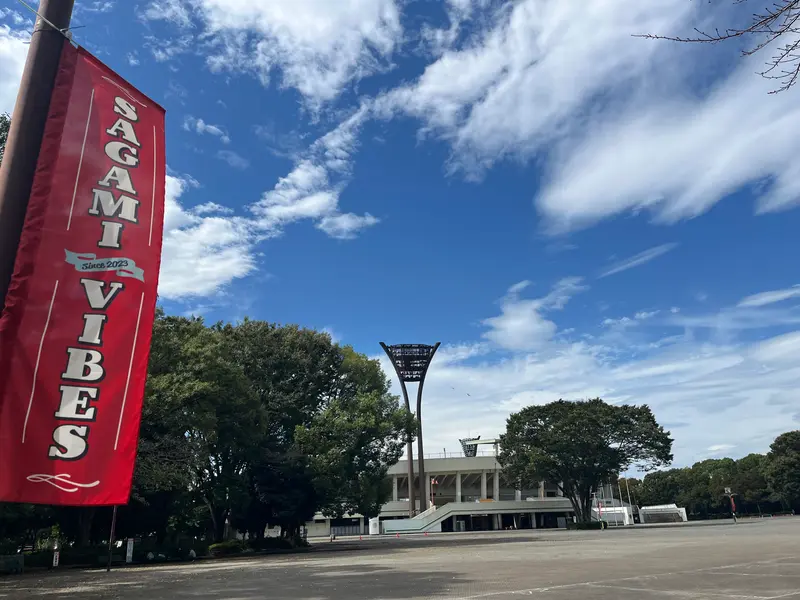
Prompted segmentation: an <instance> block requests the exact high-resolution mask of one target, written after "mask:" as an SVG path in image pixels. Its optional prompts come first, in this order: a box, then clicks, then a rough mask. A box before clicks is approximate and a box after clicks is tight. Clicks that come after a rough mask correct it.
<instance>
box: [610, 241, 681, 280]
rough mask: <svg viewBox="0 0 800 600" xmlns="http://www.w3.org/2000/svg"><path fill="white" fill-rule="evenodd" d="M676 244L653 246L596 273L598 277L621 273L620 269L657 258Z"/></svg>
mask: <svg viewBox="0 0 800 600" xmlns="http://www.w3.org/2000/svg"><path fill="white" fill-rule="evenodd" d="M677 245H678V244H661V245H660V246H655V247H654V248H649V249H647V250H644V251H643V252H639V254H636V255H634V256H631V257H629V258H625V259H623V260H621V261H619V262H616V263H614V264H613V265H611V266H609V267H607V268H606V269H604V270H603V271H602V272H601V273H600V274H599V275H598V277H599V278H603V277H608V276H609V275H614V274H615V273H621V272H622V271H627V270H628V269H633V268H634V267H638V266H640V265H643V264H645V263H648V262H650V261H651V260H653V259H655V258H658V257H659V256H662V255H664V254H666V253H667V252H669V251H670V250H672V249H674V248H676V247H677Z"/></svg>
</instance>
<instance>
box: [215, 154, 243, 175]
mask: <svg viewBox="0 0 800 600" xmlns="http://www.w3.org/2000/svg"><path fill="white" fill-rule="evenodd" d="M217 158H219V159H220V160H224V161H225V162H226V163H228V164H229V165H230V166H232V167H233V168H234V169H239V170H240V171H244V170H245V169H247V168H248V167H249V166H250V161H249V160H247V159H246V158H245V157H244V156H241V155H240V154H237V153H236V152H234V151H233V150H220V151H219V152H217Z"/></svg>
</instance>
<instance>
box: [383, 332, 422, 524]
mask: <svg viewBox="0 0 800 600" xmlns="http://www.w3.org/2000/svg"><path fill="white" fill-rule="evenodd" d="M380 345H381V348H383V351H384V352H386V356H388V357H389V361H390V362H391V363H392V366H393V367H394V372H395V373H397V379H398V380H400V389H402V390H403V402H404V403H405V407H406V412H407V413H408V414H409V415H410V414H411V403H410V402H409V401H408V390H407V389H406V383H405V381H403V378H402V376H401V375H400V369H398V368H397V365H396V364H394V360H393V359H392V354H391V352H389V347H388V346H387V345H386V344H384V343H383V342H380ZM406 433H407V435H408V440H407V441H406V454H407V455H408V516H409V517H413V516H414V513H415V511H416V506H415V504H414V442H413V440H412V438H413V437H414V436H413V433H414V432H413V431H408V432H406ZM423 497H424V496H423ZM420 504H422V500H420Z"/></svg>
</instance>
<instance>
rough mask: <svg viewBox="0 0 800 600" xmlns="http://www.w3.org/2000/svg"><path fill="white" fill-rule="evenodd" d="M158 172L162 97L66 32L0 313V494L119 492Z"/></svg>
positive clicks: (133, 414) (45, 498) (149, 310)
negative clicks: (70, 38) (70, 39)
mask: <svg viewBox="0 0 800 600" xmlns="http://www.w3.org/2000/svg"><path fill="white" fill-rule="evenodd" d="M165 177H166V162H165V159H164V109H162V108H161V107H160V106H159V105H158V104H156V103H155V102H153V101H152V100H151V99H150V98H148V97H147V96H145V95H143V94H142V93H141V92H139V91H138V90H136V88H134V87H133V86H131V85H130V84H129V83H128V82H126V81H125V80H123V79H122V78H120V77H119V76H118V75H117V74H116V73H114V72H113V71H112V70H110V69H109V68H108V67H106V66H105V65H103V64H102V63H101V62H100V61H98V60H97V59H96V58H94V57H93V56H91V55H90V54H89V53H88V52H86V51H85V50H83V49H80V48H75V47H73V46H72V45H71V44H69V43H68V42H65V44H64V48H63V51H62V55H61V62H60V66H59V71H58V75H57V78H56V83H55V89H54V91H53V96H52V99H51V104H50V112H49V115H48V121H47V125H46V128H45V134H44V140H43V142H42V147H41V150H40V155H39V162H38V165H37V168H36V176H35V179H34V182H33V189H32V192H31V197H30V202H29V205H28V212H27V214H26V217H25V226H24V229H23V232H22V239H21V241H20V246H19V250H18V253H17V259H16V264H15V268H14V276H13V279H12V282H11V287H10V289H9V293H8V296H7V298H6V304H5V311H4V313H3V317H2V320H0V501H6V502H33V503H41V504H65V505H111V504H125V503H127V502H128V497H129V495H130V487H131V479H132V476H133V467H134V462H135V458H136V445H137V440H138V435H139V420H140V416H141V408H142V399H143V396H144V387H145V379H146V375H147V362H148V355H149V351H150V338H151V332H152V327H153V319H154V314H155V307H156V290H157V285H158V271H159V266H160V257H161V236H162V229H163V221H164V186H165Z"/></svg>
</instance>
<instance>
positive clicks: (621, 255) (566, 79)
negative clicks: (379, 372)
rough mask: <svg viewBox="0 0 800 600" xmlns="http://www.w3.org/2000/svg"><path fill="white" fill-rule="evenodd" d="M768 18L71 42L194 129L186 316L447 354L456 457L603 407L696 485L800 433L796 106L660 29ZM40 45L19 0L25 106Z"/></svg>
mask: <svg viewBox="0 0 800 600" xmlns="http://www.w3.org/2000/svg"><path fill="white" fill-rule="evenodd" d="M717 4H719V6H718V5H717ZM745 8H747V10H748V11H750V10H752V9H751V8H750V4H748V5H747V7H745ZM741 10H742V7H741V6H740V7H738V8H737V7H736V6H735V5H734V4H733V3H731V4H730V5H727V4H726V3H714V4H713V5H709V4H708V3H694V2H686V1H685V0H648V2H641V1H640V0H605V1H602V2H600V1H598V2H592V3H572V2H563V1H560V0H559V1H555V0H518V1H517V2H513V3H508V2H507V3H503V2H498V1H494V0H439V1H435V2H434V1H432V0H431V1H422V0H338V1H336V2H334V1H332V0H163V1H161V2H150V1H145V0H142V1H138V2H135V1H125V2H122V1H113V0H110V1H101V2H97V1H89V2H87V1H80V0H79V1H78V2H77V7H76V11H75V16H74V19H73V25H74V26H75V30H74V35H75V39H76V40H77V41H78V42H79V43H81V44H83V45H84V46H86V47H87V48H89V49H90V50H91V51H93V52H94V53H95V54H97V55H98V56H99V57H100V58H101V59H102V60H104V61H105V62H106V63H108V64H109V65H111V66H112V67H113V68H114V69H116V70H118V71H119V72H120V73H121V74H122V75H123V76H124V77H126V78H127V79H129V80H130V81H131V82H133V83H134V84H135V85H137V86H138V87H139V88H140V89H142V90H143V91H144V92H146V93H148V94H149V95H151V96H152V97H153V98H155V99H156V100H157V101H159V102H160V103H162V104H163V105H164V106H165V107H166V109H167V161H168V167H169V176H168V181H167V191H168V194H167V196H168V197H167V217H166V224H165V226H166V229H165V241H164V260H163V269H162V274H161V280H160V284H159V291H160V295H161V298H162V301H163V305H164V307H165V308H166V309H167V310H168V311H169V312H171V313H175V314H187V315H188V314H201V315H203V316H204V317H205V318H206V319H208V320H209V321H216V320H237V319H240V318H242V317H244V316H245V315H247V316H250V317H252V318H258V319H266V320H270V321H276V322H280V323H299V324H301V325H304V326H308V327H314V328H317V329H323V328H324V329H326V330H327V331H329V332H330V333H331V335H332V336H333V337H334V339H336V340H338V341H340V342H342V343H346V344H352V345H353V346H354V347H355V348H356V349H357V350H359V351H361V352H365V353H367V354H370V355H374V356H378V355H379V352H380V349H379V346H378V342H379V341H385V342H387V343H401V342H424V343H433V342H436V341H440V342H442V345H443V347H442V350H440V353H439V355H437V358H436V359H435V362H434V365H433V367H432V368H431V371H430V374H429V382H428V384H427V385H426V400H425V406H424V408H423V421H424V428H425V444H426V449H427V450H428V451H430V452H436V451H442V449H447V450H448V451H456V450H458V449H459V446H458V438H459V437H462V436H464V435H467V434H473V435H475V434H481V435H482V436H483V437H493V436H495V435H497V434H499V433H500V432H502V430H503V427H504V421H505V418H506V417H507V416H508V414H509V412H511V411H514V410H517V409H519V408H521V407H523V406H525V405H527V404H531V403H545V402H548V401H551V400H555V399H558V398H560V397H563V398H568V399H578V398H587V397H594V396H601V397H603V398H605V399H606V400H609V401H613V402H634V403H648V404H649V405H650V406H651V407H652V408H653V410H654V411H655V413H656V416H657V418H658V419H659V421H660V422H662V423H663V424H664V425H666V426H667V427H668V428H669V429H670V430H671V432H672V434H673V436H674V437H675V448H674V450H675V458H676V465H684V464H691V463H692V462H694V461H696V460H701V459H704V458H708V457H714V456H722V455H731V456H742V455H744V454H747V453H748V452H751V451H765V450H766V449H767V447H768V445H769V443H770V442H771V441H772V439H773V438H774V436H775V435H777V434H778V433H781V432H783V431H786V430H789V429H794V428H798V427H800V425H798V423H799V422H800V409H798V406H797V401H796V393H797V390H798V389H799V388H800V365H799V364H798V359H797V356H798V351H800V287H797V285H798V284H800V276H798V270H797V257H798V256H800V238H798V236H797V235H796V232H797V231H798V228H800V212H798V211H797V210H794V209H796V207H797V205H798V201H800V167H798V166H797V162H796V161H795V160H793V159H794V157H796V156H797V152H798V150H799V149H800V140H799V139H798V137H797V135H796V132H797V131H798V130H800V108H798V107H800V103H798V96H797V92H796V91H795V90H794V89H792V90H789V91H788V92H784V93H781V94H774V95H769V94H768V92H769V91H771V90H772V89H774V87H776V86H775V82H770V81H766V80H764V79H763V78H761V77H759V76H758V75H757V74H756V72H757V71H759V70H761V69H762V68H763V67H762V63H763V61H764V60H766V58H767V57H766V56H758V55H757V56H755V57H753V58H751V59H747V60H744V59H742V58H741V57H740V56H739V50H740V49H741V47H740V46H735V45H729V46H714V47H710V46H687V45H679V44H672V43H669V42H654V41H648V40H644V39H640V38H635V37H632V35H633V34H640V33H651V32H652V33H662V34H675V35H680V34H685V33H687V32H690V31H691V29H692V28H693V27H695V26H700V27H703V26H705V25H708V24H709V23H722V24H728V23H741V22H742V19H743V18H744V17H746V16H747V13H746V12H744V13H743V12H741ZM31 26H32V22H31V21H30V14H29V13H27V12H26V10H25V9H24V7H22V6H21V5H20V4H18V3H17V2H13V1H12V0H0V110H8V111H10V110H11V109H12V108H13V102H14V97H15V93H16V86H17V84H18V79H19V74H20V73H21V69H22V65H23V63H24V59H25V52H26V48H27V47H26V45H25V44H24V41H25V39H26V38H27V35H28V32H29V31H30V28H31ZM390 372H391V370H390V369H388V365H387V373H390Z"/></svg>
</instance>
